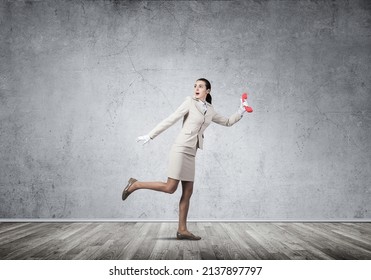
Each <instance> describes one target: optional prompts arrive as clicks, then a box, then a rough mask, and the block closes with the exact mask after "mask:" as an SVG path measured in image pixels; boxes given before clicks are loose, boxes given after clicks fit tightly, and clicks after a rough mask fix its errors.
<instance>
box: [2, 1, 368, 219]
mask: <svg viewBox="0 0 371 280" xmlns="http://www.w3.org/2000/svg"><path fill="white" fill-rule="evenodd" d="M0 19H1V24H0V38H1V40H0V122H1V126H0V140H1V141H0V151H1V154H0V156H1V160H0V218H82V219H85V218H86V219H90V218H96V219H105V218H107V219H115V218H117V219H120V218H122V219H162V220H163V219H174V220H176V219H177V213H178V209H177V207H178V200H179V198H180V195H181V187H179V189H178V191H177V192H176V193H175V194H173V195H171V196H170V195H167V194H162V193H156V192H150V191H141V192H137V193H135V194H133V196H131V197H130V199H128V200H127V201H125V203H122V201H121V190H122V187H123V186H124V185H125V184H126V180H127V179H128V178H129V177H136V178H138V179H141V180H145V181H149V180H156V181H158V180H166V173H167V172H166V170H167V156H168V152H169V149H170V147H171V145H172V143H173V141H174V139H175V137H176V135H177V133H178V131H179V129H180V127H181V122H179V123H177V124H176V125H174V127H171V128H170V129H169V130H168V131H166V132H164V133H163V134H162V135H160V136H159V137H157V138H156V139H155V141H152V142H151V143H150V145H148V146H145V147H142V146H140V145H138V144H137V143H136V141H135V139H136V137H137V136H139V135H142V134H146V133H148V132H149V131H150V130H151V129H152V128H153V127H154V126H155V125H156V124H157V123H158V122H159V121H161V120H162V119H164V118H165V117H167V116H168V115H169V114H170V113H172V112H173V111H174V110H175V109H176V108H177V107H178V106H179V105H180V104H181V103H182V101H183V100H184V98H185V97H186V96H187V95H192V90H193V84H194V82H195V80H196V79H197V78H200V77H206V78H208V79H209V80H211V82H212V94H213V104H214V106H215V108H216V109H217V111H219V112H220V113H221V114H224V115H229V114H232V113H234V112H235V110H236V109H237V107H238V105H239V97H240V95H241V94H242V93H243V92H245V91H247V92H249V93H250V95H249V96H250V97H249V98H250V103H251V105H252V106H253V108H254V113H253V114H250V115H245V116H244V118H243V119H242V120H241V121H240V122H239V123H238V124H236V125H235V126H233V127H231V128H224V127H220V126H217V125H211V126H210V127H209V128H208V129H207V130H206V132H205V144H204V146H205V149H204V150H203V151H200V152H199V153H198V155H197V163H196V164H197V170H196V180H195V189H194V194H193V197H192V201H191V209H190V212H189V218H190V219H211V220H213V219H279V220H285V219H304V220H305V219H370V218H371V213H370V211H371V209H370V205H371V175H370V170H371V166H370V165H371V145H370V144H371V141H370V139H371V111H370V108H371V84H370V83H371V70H370V65H371V28H370V25H371V5H370V1H366V0H364V1H362V0H357V1H345V0H344V1H343V0H336V1H331V2H330V1H304V0H302V1H273V0H265V1H84V0H82V1H11V0H8V1H2V2H1V3H0Z"/></svg>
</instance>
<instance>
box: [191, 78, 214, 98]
mask: <svg viewBox="0 0 371 280" xmlns="http://www.w3.org/2000/svg"><path fill="white" fill-rule="evenodd" d="M194 88H195V90H194V97H195V98H197V99H201V100H203V101H205V100H206V96H207V94H208V93H209V92H210V90H208V89H206V84H205V82H204V81H196V83H195V86H194Z"/></svg>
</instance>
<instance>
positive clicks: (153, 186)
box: [129, 178, 179, 194]
mask: <svg viewBox="0 0 371 280" xmlns="http://www.w3.org/2000/svg"><path fill="white" fill-rule="evenodd" d="M178 184H179V180H175V179H172V178H167V182H166V183H165V182H139V181H136V182H135V183H134V184H132V185H131V186H130V188H129V192H130V193H132V192H134V191H136V190H140V189H147V190H154V191H159V192H165V193H170V194H171V193H174V192H175V191H176V189H177V188H178Z"/></svg>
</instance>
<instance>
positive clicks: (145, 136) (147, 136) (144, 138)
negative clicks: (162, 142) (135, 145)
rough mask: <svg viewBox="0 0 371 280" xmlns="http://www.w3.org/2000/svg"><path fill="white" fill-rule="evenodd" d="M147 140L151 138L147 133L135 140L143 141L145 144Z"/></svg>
mask: <svg viewBox="0 0 371 280" xmlns="http://www.w3.org/2000/svg"><path fill="white" fill-rule="evenodd" d="M149 140H152V139H151V137H149V135H143V136H139V137H138V138H137V142H141V141H143V145H145V144H147V143H148V142H149Z"/></svg>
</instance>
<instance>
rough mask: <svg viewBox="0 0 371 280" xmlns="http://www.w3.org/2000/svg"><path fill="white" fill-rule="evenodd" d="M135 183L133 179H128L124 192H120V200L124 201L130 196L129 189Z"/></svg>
mask: <svg viewBox="0 0 371 280" xmlns="http://www.w3.org/2000/svg"><path fill="white" fill-rule="evenodd" d="M136 181H138V180H137V179H134V178H130V179H129V181H128V184H127V185H126V187H125V189H124V191H123V192H122V200H125V199H127V198H128V196H129V195H130V194H131V192H129V188H130V187H131V185H132V184H134V183H135V182H136Z"/></svg>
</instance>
